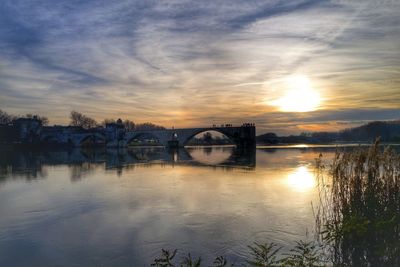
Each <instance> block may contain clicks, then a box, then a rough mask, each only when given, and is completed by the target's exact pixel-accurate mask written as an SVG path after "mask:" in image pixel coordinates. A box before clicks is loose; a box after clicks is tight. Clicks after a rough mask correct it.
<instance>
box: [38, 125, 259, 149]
mask: <svg viewBox="0 0 400 267" xmlns="http://www.w3.org/2000/svg"><path fill="white" fill-rule="evenodd" d="M207 131H216V132H219V133H221V134H224V135H225V136H227V137H228V138H229V139H230V140H231V141H232V142H233V143H234V144H236V145H237V146H241V147H242V146H243V147H247V146H255V141H256V129H255V126H253V125H244V126H240V127H232V126H227V127H204V128H183V129H162V130H140V131H125V130H124V129H123V127H108V128H107V127H106V128H95V129H90V130H83V129H81V128H77V127H45V128H44V129H43V130H42V131H41V134H40V142H41V143H42V144H63V145H69V146H74V147H80V146H86V145H88V146H90V145H96V146H101V145H103V146H107V147H125V146H129V145H131V144H132V143H134V141H135V140H136V139H140V138H143V137H146V138H148V137H151V139H153V140H155V143H154V144H155V145H161V146H169V147H179V146H180V147H182V146H185V145H187V143H188V141H189V140H190V139H191V138H193V137H194V136H195V135H197V134H199V133H202V132H207Z"/></svg>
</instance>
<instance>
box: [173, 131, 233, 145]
mask: <svg viewBox="0 0 400 267" xmlns="http://www.w3.org/2000/svg"><path fill="white" fill-rule="evenodd" d="M206 132H217V133H220V134H223V135H224V136H226V137H227V138H228V139H229V140H230V141H231V142H232V144H236V142H235V139H237V138H238V137H239V133H236V132H235V133H231V132H228V131H225V130H224V129H220V128H203V129H197V130H195V131H193V132H191V133H190V134H188V135H186V136H183V137H180V136H179V135H178V139H179V141H180V143H181V144H182V145H183V146H186V145H187V144H188V142H189V141H190V140H191V139H193V137H195V136H196V135H198V134H201V133H206ZM178 134H179V133H178Z"/></svg>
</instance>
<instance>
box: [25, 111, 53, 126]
mask: <svg viewBox="0 0 400 267" xmlns="http://www.w3.org/2000/svg"><path fill="white" fill-rule="evenodd" d="M25 118H28V119H37V120H39V121H40V122H41V123H42V125H48V124H49V119H48V118H47V117H45V116H39V115H33V114H30V113H28V114H26V115H25Z"/></svg>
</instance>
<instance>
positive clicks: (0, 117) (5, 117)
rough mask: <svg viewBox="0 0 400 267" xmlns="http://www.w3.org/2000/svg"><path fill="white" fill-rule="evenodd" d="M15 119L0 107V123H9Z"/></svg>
mask: <svg viewBox="0 0 400 267" xmlns="http://www.w3.org/2000/svg"><path fill="white" fill-rule="evenodd" d="M14 119H15V117H14V116H12V115H10V114H8V113H7V112H5V111H3V110H1V109H0V124H9V123H11V122H12V121H13V120H14Z"/></svg>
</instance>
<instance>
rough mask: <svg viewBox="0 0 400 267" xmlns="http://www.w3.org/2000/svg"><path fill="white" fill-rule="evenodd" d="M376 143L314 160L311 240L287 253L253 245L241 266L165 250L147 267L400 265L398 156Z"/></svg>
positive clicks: (268, 245) (268, 244) (271, 246)
mask: <svg viewBox="0 0 400 267" xmlns="http://www.w3.org/2000/svg"><path fill="white" fill-rule="evenodd" d="M379 144H380V141H379V140H377V141H376V142H375V144H374V145H373V146H371V147H369V148H367V147H358V148H355V149H354V150H352V151H340V150H337V151H336V154H335V157H334V158H333V161H332V162H331V163H330V164H329V165H326V164H325V163H324V162H323V155H320V156H319V158H317V159H316V179H317V189H318V192H319V203H317V205H316V206H315V207H313V210H314V216H315V222H316V225H315V226H316V228H315V237H314V240H312V241H303V240H299V241H296V242H295V244H294V245H293V247H292V248H291V249H290V252H289V253H282V252H281V249H282V247H280V246H278V245H277V244H275V243H271V242H265V243H254V244H252V245H250V246H249V247H248V248H249V252H248V256H247V258H246V259H245V263H244V264H240V265H235V263H232V262H230V261H229V259H228V258H226V257H224V256H218V257H216V258H215V260H214V261H213V262H211V263H206V265H204V264H203V261H202V260H201V258H200V257H199V258H193V257H192V256H191V254H190V253H189V254H187V255H183V256H182V255H181V258H180V259H179V258H178V256H177V255H178V251H177V250H165V249H163V250H162V253H161V256H159V257H157V258H155V259H154V261H153V263H151V266H156V267H178V266H180V267H200V266H212V267H225V266H249V267H270V266H304V267H305V266H310V267H311V266H312V267H313V266H315V267H316V266H400V155H399V154H398V153H396V152H395V151H393V150H392V149H391V148H390V147H384V148H382V147H381V146H379Z"/></svg>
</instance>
